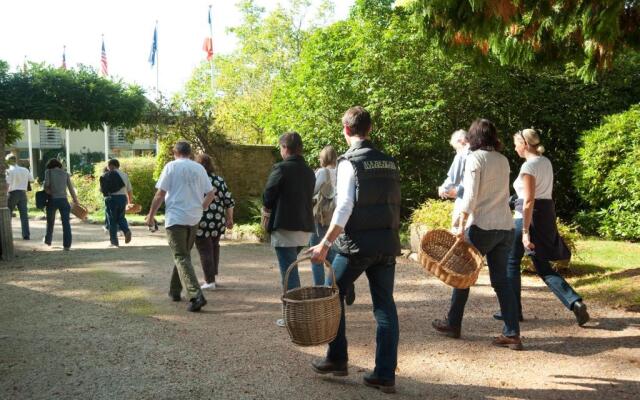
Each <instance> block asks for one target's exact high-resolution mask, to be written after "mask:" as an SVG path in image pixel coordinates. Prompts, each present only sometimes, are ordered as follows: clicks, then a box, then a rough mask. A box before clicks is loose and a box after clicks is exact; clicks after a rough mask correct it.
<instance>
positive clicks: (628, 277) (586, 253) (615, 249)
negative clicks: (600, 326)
mask: <svg viewBox="0 0 640 400" xmlns="http://www.w3.org/2000/svg"><path fill="white" fill-rule="evenodd" d="M571 265H572V267H571V268H572V270H573V273H572V274H571V277H570V278H569V281H570V282H571V284H572V285H574V287H575V288H576V290H577V291H578V292H579V293H580V294H581V295H582V296H584V298H585V300H586V301H589V300H590V299H593V300H596V301H598V302H601V303H605V304H608V305H611V306H614V307H622V308H625V309H628V310H633V311H640V243H628V242H614V241H609V240H598V239H593V238H586V239H585V240H580V241H578V253H577V257H576V258H575V259H574V262H572V264H571Z"/></svg>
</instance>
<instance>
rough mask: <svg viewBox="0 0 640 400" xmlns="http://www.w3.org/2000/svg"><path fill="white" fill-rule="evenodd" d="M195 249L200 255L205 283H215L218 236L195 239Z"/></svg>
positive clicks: (218, 251) (217, 263) (218, 258)
mask: <svg viewBox="0 0 640 400" xmlns="http://www.w3.org/2000/svg"><path fill="white" fill-rule="evenodd" d="M196 247H197V248H198V253H200V264H202V272H204V280H205V281H207V283H211V282H215V281H216V275H218V265H219V264H220V236H215V237H214V236H209V237H197V238H196Z"/></svg>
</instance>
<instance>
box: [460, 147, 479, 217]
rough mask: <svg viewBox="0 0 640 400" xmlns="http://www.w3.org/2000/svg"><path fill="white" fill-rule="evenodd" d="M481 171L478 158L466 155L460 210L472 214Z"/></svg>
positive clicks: (476, 198)
mask: <svg viewBox="0 0 640 400" xmlns="http://www.w3.org/2000/svg"><path fill="white" fill-rule="evenodd" d="M481 172H482V171H481V168H480V163H479V162H478V159H476V158H475V157H472V156H470V157H467V160H466V166H465V169H464V178H463V181H462V182H463V183H462V186H463V187H464V194H463V195H462V204H461V206H460V212H464V213H466V214H473V211H474V210H475V208H476V202H477V200H478V191H479V188H480V175H481Z"/></svg>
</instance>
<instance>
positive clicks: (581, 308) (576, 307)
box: [571, 300, 591, 326]
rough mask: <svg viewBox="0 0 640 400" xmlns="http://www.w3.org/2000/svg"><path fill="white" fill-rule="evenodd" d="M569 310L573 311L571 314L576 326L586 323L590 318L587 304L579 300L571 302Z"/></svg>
mask: <svg viewBox="0 0 640 400" xmlns="http://www.w3.org/2000/svg"><path fill="white" fill-rule="evenodd" d="M571 311H573V314H574V315H575V316H576V321H578V326H582V325H584V324H586V323H587V322H589V320H590V319H591V317H590V316H589V313H588V312H587V305H586V304H584V303H583V302H581V301H579V300H578V301H576V302H574V303H573V307H571Z"/></svg>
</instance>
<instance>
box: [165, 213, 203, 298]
mask: <svg viewBox="0 0 640 400" xmlns="http://www.w3.org/2000/svg"><path fill="white" fill-rule="evenodd" d="M197 230H198V227H197V226H188V225H171V226H170V227H168V228H167V229H166V232H167V239H169V247H171V251H172V252H173V260H174V263H175V264H174V266H173V271H172V272H171V284H170V287H169V293H170V294H172V295H179V294H180V293H181V292H182V287H183V286H184V288H185V290H186V291H187V296H188V298H189V300H191V299H195V298H196V297H198V296H200V295H202V291H201V290H200V285H199V284H198V278H197V277H196V272H195V270H194V269H193V264H192V263H191V249H192V248H193V244H194V243H195V241H196V232H197Z"/></svg>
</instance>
